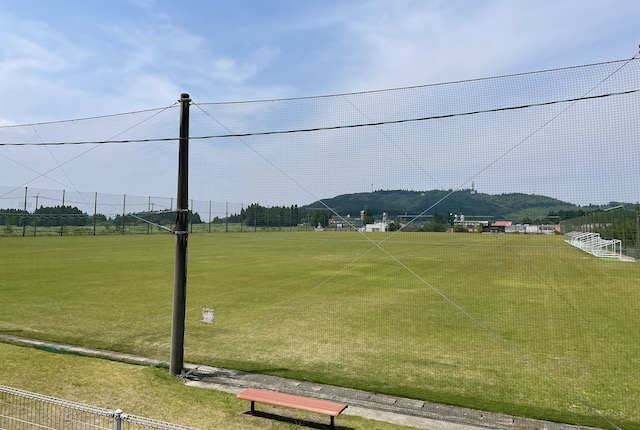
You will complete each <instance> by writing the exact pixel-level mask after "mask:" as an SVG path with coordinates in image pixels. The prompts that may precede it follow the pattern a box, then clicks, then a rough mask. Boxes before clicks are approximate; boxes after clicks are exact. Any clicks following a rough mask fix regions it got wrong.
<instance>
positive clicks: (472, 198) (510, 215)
mask: <svg viewBox="0 0 640 430" xmlns="http://www.w3.org/2000/svg"><path fill="white" fill-rule="evenodd" d="M322 202H323V203H324V205H326V206H328V207H329V208H331V209H333V210H334V211H336V212H337V213H339V214H341V215H351V216H356V217H357V216H359V214H360V211H361V210H364V209H371V212H372V213H373V214H374V216H376V218H378V217H379V216H380V214H382V213H384V212H386V213H387V214H389V216H390V217H394V216H396V215H403V214H409V215H416V214H421V213H423V212H425V211H426V210H427V209H429V208H431V207H432V206H433V208H432V209H430V210H429V211H428V212H426V213H427V214H434V213H438V214H448V213H450V212H453V213H457V214H461V215H465V216H473V217H478V216H483V217H492V219H493V220H510V221H515V222H523V221H533V220H540V219H544V218H546V217H547V216H548V215H549V213H550V212H553V213H557V212H559V211H578V210H580V209H581V208H580V207H579V206H576V205H574V204H572V203H567V202H563V201H560V200H557V199H553V198H551V197H545V196H539V195H532V194H521V193H510V194H500V195H492V194H483V193H477V192H474V191H472V190H461V191H454V192H451V191H446V190H432V191H403V190H393V191H375V192H372V193H356V194H344V195H341V196H337V197H333V198H329V199H323V200H322ZM438 202H439V203H438ZM324 205H323V204H322V203H320V202H314V203H312V204H310V205H309V206H308V207H313V208H318V207H319V206H324Z"/></svg>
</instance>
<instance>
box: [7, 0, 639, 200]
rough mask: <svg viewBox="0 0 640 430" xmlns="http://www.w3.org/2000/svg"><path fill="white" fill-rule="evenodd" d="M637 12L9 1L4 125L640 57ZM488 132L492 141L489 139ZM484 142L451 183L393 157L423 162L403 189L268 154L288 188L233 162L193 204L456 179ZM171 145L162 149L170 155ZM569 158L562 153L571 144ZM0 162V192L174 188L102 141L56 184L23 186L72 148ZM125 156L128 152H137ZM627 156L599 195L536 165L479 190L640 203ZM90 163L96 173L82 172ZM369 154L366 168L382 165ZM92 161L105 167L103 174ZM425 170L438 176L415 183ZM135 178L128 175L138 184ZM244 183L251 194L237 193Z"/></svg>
mask: <svg viewBox="0 0 640 430" xmlns="http://www.w3.org/2000/svg"><path fill="white" fill-rule="evenodd" d="M639 16H640V2H634V1H628V0H610V1H607V0H603V1H584V0H580V1H578V0H568V1H560V0H555V1H543V0H537V1H529V0H522V1H515V0H503V1H501V0H486V1H472V0H448V1H426V0H425V1H412V0H394V1H381V0H372V1H364V0H352V1H346V0H345V1H339V0H330V1H315V2H312V1H278V0H274V1H258V0H254V1H246V0H234V1H227V2H222V1H183V2H177V1H169V0H113V1H84V0H82V1H80V0H67V1H49V0H25V1H13V0H5V1H1V2H0V40H1V41H2V43H0V95H1V96H2V100H3V102H2V103H0V126H2V125H5V126H6V125H15V124H27V123H39V122H47V121H57V120H67V119H74V118H86V117H92V116H97V115H109V114H114V113H121V112H130V111H136V110H142V109H150V108H158V107H165V106H169V105H171V104H173V103H175V102H176V100H177V99H178V98H179V96H180V94H181V93H183V92H187V93H189V94H190V95H191V97H192V99H193V100H194V102H196V103H207V102H222V101H243V100H262V99H276V98H289V97H305V96H313V95H325V94H335V93H345V92H357V91H368V90H377V89H385V88H397V87H407V86H414V85H424V84H432V83H439V82H451V81H458V80H465V79H473V78H479V77H489V76H496V75H504V74H511V73H520V72H528V71H535V70H543V69H549V68H557V67H565V66H573V65H580V64H589V63H596V62H603V61H609V60H618V59H626V58H631V57H633V56H634V55H635V54H636V53H637V52H638V44H639V43H640V30H639V28H640V27H638V25H637V17H639ZM171 127H173V124H171ZM279 128H286V127H285V126H281V127H279ZM172 130H173V128H172ZM634 130H635V129H634ZM113 131H114V132H115V131H120V130H113ZM445 132H446V131H442V133H445ZM634 133H637V131H634ZM154 137H156V136H154ZM631 140H632V139H631V137H630V138H629V139H626V141H631ZM493 141H494V140H493V139H492V138H488V140H487V142H486V144H488V145H490V144H491V142H493ZM514 143H517V141H515V140H511V141H508V142H505V144H504V145H505V146H504V148H508V147H509V145H513V144H514ZM366 144H367V142H364V143H363V145H366ZM390 144H391V145H393V144H394V142H391V143H390V142H388V141H387V142H385V141H384V139H383V141H382V145H390ZM576 144H577V142H576ZM240 146H242V145H240ZM529 146H530V147H529V148H524V147H523V148H522V151H521V153H522V155H523V156H524V155H526V154H534V153H535V147H534V146H533V144H532V145H529ZM492 150H495V155H492V156H493V157H494V158H493V159H491V158H488V159H487V160H483V161H482V162H478V163H476V164H475V165H473V166H469V165H463V164H452V165H450V166H449V165H447V166H446V169H444V170H445V171H446V172H453V171H456V172H458V175H457V176H455V177H454V176H453V175H451V177H448V176H447V175H448V173H441V172H440V171H439V170H438V169H441V168H442V167H443V162H442V161H441V162H439V163H435V162H434V166H433V168H432V167H429V166H428V162H426V161H425V162H423V161H422V160H417V159H413V160H406V159H404V160H398V161H397V163H398V164H396V165H395V166H396V167H398V168H400V167H402V168H406V167H407V166H409V167H412V165H418V164H421V167H420V168H419V169H417V170H416V172H417V173H416V174H417V175H418V176H422V178H418V179H416V180H415V181H413V182H411V183H408V184H407V183H404V182H403V181H401V180H397V179H398V178H397V177H396V178H394V177H393V176H394V175H395V174H396V173H395V172H396V170H394V169H393V168H392V167H393V166H394V165H393V164H387V165H383V164H380V165H379V168H377V169H378V171H379V172H382V171H383V170H385V169H386V171H387V172H386V175H387V176H386V179H385V180H384V181H379V182H377V183H376V181H378V178H377V177H374V178H370V177H369V176H370V175H371V172H365V171H361V172H359V173H355V174H352V176H351V177H349V176H347V175H348V173H346V172H348V169H349V167H350V166H349V164H350V163H349V162H348V161H347V162H344V160H338V161H339V162H341V163H344V164H345V165H344V166H343V167H342V168H343V170H342V171H341V172H336V177H337V175H340V176H339V179H338V180H337V181H336V182H335V183H340V184H346V183H349V184H351V186H350V187H344V188H340V187H338V186H335V183H334V184H330V183H328V182H329V181H328V180H326V182H327V183H326V184H320V185H318V181H315V182H314V181H309V183H307V182H305V181H306V180H307V178H308V177H311V176H313V175H312V174H311V173H303V174H301V173H299V172H298V171H297V170H296V169H297V168H296V164H297V160H291V159H289V160H287V159H286V156H285V159H284V161H283V160H282V159H269V158H268V155H262V156H261V157H262V159H260V157H257V158H258V159H257V161H256V164H254V165H252V167H250V169H254V170H253V171H255V169H256V168H257V167H256V166H257V165H258V164H260V163H261V164H262V167H260V168H264V169H265V170H272V171H273V170H274V169H273V167H274V165H270V166H269V165H266V164H269V162H270V163H272V164H275V165H276V166H275V167H279V168H280V171H278V169H277V168H276V169H275V173H276V176H279V177H280V179H282V177H283V175H284V177H285V178H287V176H288V177H289V178H288V179H291V178H293V179H294V182H295V183H294V184H291V183H289V184H288V185H286V186H287V187H289V189H290V190H288V191H287V192H279V193H274V194H273V195H268V194H269V192H268V191H267V190H264V189H261V188H260V185H264V184H265V183H267V184H272V183H278V182H277V181H278V178H276V177H273V178H272V177H269V179H268V180H266V181H265V180H264V179H263V180H262V182H263V184H254V183H242V181H241V180H240V179H239V178H242V177H246V176H247V174H246V173H247V171H246V170H245V171H240V170H239V169H241V168H242V167H238V168H237V169H236V171H235V175H237V177H238V179H235V182H234V183H233V184H230V185H229V187H228V188H229V189H231V188H233V189H234V193H229V194H226V195H225V194H224V193H222V194H221V193H220V192H219V190H218V189H215V187H211V188H210V189H205V190H199V191H198V190H194V193H193V195H194V196H195V198H201V199H203V200H204V199H209V198H212V197H211V195H215V197H213V198H215V199H217V200H218V201H229V200H231V201H236V202H243V203H246V204H248V203H252V202H254V201H260V202H261V203H265V204H293V203H297V204H305V203H309V202H312V201H314V200H316V199H317V198H326V197H333V196H334V195H336V194H340V193H343V192H356V191H370V190H371V189H372V188H375V189H385V188H392V187H406V188H411V189H432V188H445V189H447V188H456V187H458V186H460V185H462V184H463V183H464V181H465V180H467V179H470V178H471V177H472V175H473V174H474V173H475V172H477V171H479V170H480V169H482V168H483V166H487V165H488V164H489V163H491V162H492V161H493V160H495V158H496V157H499V156H500V154H501V153H503V152H501V151H504V150H506V149H502V148H501V147H495V148H492ZM37 151H39V152H37ZM53 151H59V152H55V153H54V152H53ZM145 151H146V150H145ZM172 151H173V150H172V149H171V148H168V149H166V151H165V150H164V149H162V151H156V152H162V155H163V156H164V155H165V154H169V153H172ZM244 151H245V152H247V154H245V155H246V156H254V155H255V151H253V152H254V154H252V153H251V152H252V151H247V148H246V147H245V148H244ZM147 152H148V151H147ZM241 152H242V151H240V150H235V149H234V150H233V151H232V152H231V156H232V157H236V158H237V159H238V160H236V161H235V162H236V163H237V164H236V165H237V166H241V165H242V163H243V162H244V160H245V159H246V158H245V159H242V158H241V156H240V155H238V154H240V153H241ZM563 152H564V153H566V154H570V153H571V151H570V150H569V148H565V150H564V151H563ZM243 153H244V152H243ZM487 153H488V152H487ZM114 154H115V155H114ZM265 154H268V152H265ZM0 155H2V158H0V185H9V186H16V187H18V186H22V185H24V184H29V185H30V186H39V187H43V188H54V189H59V188H63V187H66V188H69V187H71V188H76V189H79V190H82V191H100V192H105V193H106V192H109V193H114V194H115V193H128V194H130V193H135V194H137V195H141V196H143V195H157V196H170V195H172V194H173V193H174V190H175V175H174V172H173V170H172V169H174V164H175V163H174V162H173V160H170V161H166V160H167V159H168V157H167V156H164V157H163V158H160V156H158V159H155V158H154V159H153V162H154V163H156V164H155V165H154V166H153V167H151V165H149V166H142V167H140V166H139V164H140V163H138V164H136V163H132V166H131V171H126V172H125V171H122V172H121V175H120V176H121V178H120V180H118V178H116V177H114V175H116V176H117V174H118V173H120V171H119V170H118V169H120V167H118V166H119V163H118V161H116V160H118V158H120V159H121V158H122V153H120V155H118V153H117V151H116V150H115V149H114V148H113V147H110V148H106V147H103V148H98V149H97V150H96V151H93V152H92V153H91V154H89V155H87V156H83V157H82V158H80V159H79V160H80V161H83V162H84V164H82V163H80V162H76V161H74V162H69V163H67V164H65V169H66V171H63V169H57V170H58V171H55V172H53V173H51V174H50V175H48V176H46V177H50V176H51V175H53V174H55V173H57V174H58V176H57V178H55V181H52V182H47V181H43V180H39V181H35V182H32V179H34V178H35V177H36V176H38V175H37V173H36V172H45V171H48V170H49V169H55V167H56V165H58V164H61V163H63V162H65V161H66V160H71V159H72V158H73V157H76V156H77V152H76V153H74V152H73V150H71V149H67V148H60V149H52V148H48V149H47V151H44V150H42V148H41V149H40V150H38V149H32V150H19V149H12V150H8V149H7V150H4V152H2V151H0ZM614 155H615V156H618V154H617V153H616V154H614ZM130 156H131V157H133V158H132V159H135V157H138V156H139V154H134V153H133V152H132V153H131V154H130ZM145 156H147V155H145ZM207 156H208V155H205V154H203V155H202V157H201V160H204V161H200V165H197V166H195V167H196V168H198V167H199V168H200V170H201V173H197V172H194V175H196V176H195V177H194V179H195V182H200V183H202V182H205V181H208V180H209V178H210V177H211V176H213V175H215V172H218V171H223V170H224V171H231V170H232V169H234V168H235V166H236V165H234V164H232V163H231V161H228V162H227V163H226V164H224V163H223V164H222V165H221V164H220V161H219V160H218V159H216V157H217V155H212V156H211V160H213V161H211V163H209V161H207V160H208V159H207V158H205V157H207ZM243 156H244V155H243ZM303 156H304V154H303V155H301V157H303ZM612 157H613V155H612ZM637 157H638V154H636V153H633V154H631V156H630V157H629V161H630V163H629V166H626V167H625V171H624V172H623V173H621V174H620V175H619V176H617V177H613V176H612V177H611V178H609V182H607V181H597V182H598V185H597V190H596V189H595V187H594V190H592V191H589V190H588V189H582V187H581V185H580V184H581V183H582V181H583V180H586V181H589V178H588V177H584V178H583V177H582V176H580V177H576V178H573V180H572V181H573V182H570V181H571V178H569V177H570V176H572V175H573V173H575V172H577V170H575V171H569V172H564V173H563V175H565V177H563V178H561V179H562V181H565V180H566V181H568V182H567V186H565V187H564V189H563V190H561V189H560V188H561V187H559V186H558V183H559V181H560V178H559V177H558V175H556V177H555V178H551V179H548V178H547V176H548V175H547V173H548V172H547V171H540V170H538V171H537V172H536V171H535V170H534V169H535V166H533V167H531V169H532V173H533V174H534V175H535V176H537V178H536V179H535V180H533V179H531V180H528V182H518V181H515V180H513V181H509V180H507V179H504V178H503V177H501V175H500V168H502V167H501V166H499V165H498V166H496V168H495V169H494V170H493V171H488V172H487V174H486V175H485V176H486V177H484V178H483V177H479V178H477V179H476V180H475V185H476V187H477V188H478V189H479V190H480V191H484V192H490V193H499V192H511V191H520V192H527V193H540V194H545V195H550V196H552V197H557V198H561V199H563V200H566V201H571V202H574V203H578V204H589V203H607V202H608V201H610V200H614V199H620V200H622V199H624V200H625V201H636V200H638V199H640V195H638V194H637V190H635V188H634V187H633V186H632V184H634V183H637V179H638V176H637V174H634V173H633V172H634V171H636V170H634V169H635V167H633V165H634V163H635V162H636V161H638V160H637ZM89 160H91V163H93V164H92V165H91V166H92V167H87V165H88V164H87V163H88V161H89ZM265 161H266V164H265ZM367 161H368V164H369V165H374V164H375V165H377V164H376V163H380V161H379V160H375V159H372V160H367ZM505 161H507V160H505ZM607 162H608V160H607ZM638 162H640V161H638ZM482 163H484V164H482ZM518 163H521V164H518ZM518 163H512V167H511V172H512V173H511V174H512V175H513V177H514V178H515V177H517V176H518V174H519V173H520V172H519V171H518V169H520V168H522V167H521V166H524V165H525V164H524V163H525V161H518ZM351 164H353V163H351ZM363 164H367V163H363ZM24 166H29V169H24ZM314 167H315V168H317V169H319V170H318V171H317V172H314V174H317V175H318V176H322V175H323V174H326V173H327V171H328V170H330V169H329V168H328V166H326V165H320V166H314ZM140 168H142V169H143V173H142V174H141V173H140V170H139V169H140ZM573 168H574V169H580V166H574V167H573ZM136 169H138V170H137V171H136ZM144 169H146V170H144ZM154 169H156V170H157V169H163V171H166V172H167V173H166V175H164V176H165V177H166V178H165V179H163V180H159V179H158V178H157V177H155V176H154ZM101 170H104V172H105V173H104V175H102V176H101V175H100V172H101ZM323 170H324V171H323ZM3 171H4V173H3ZM555 171H557V169H556V170H555ZM555 171H554V172H555ZM609 171H611V170H609ZM114 172H115V173H114ZM250 172H251V170H250ZM425 172H426V173H425ZM490 172H491V175H492V176H490V177H489V173H490ZM329 173H332V172H329ZM605 173H606V172H605ZM197 175H200V176H197ZM357 175H359V176H358V177H356V176H357ZM429 175H432V176H433V178H434V179H436V181H433V180H424V179H425V177H427V176H429ZM327 176H329V177H330V176H331V175H327ZM573 176H576V175H573ZM132 177H135V178H136V186H137V188H136V189H134V190H132V189H131V183H132V181H131V179H130V178H132ZM532 178H533V176H532ZM621 178H622V181H621ZM40 179H42V178H40ZM223 180H224V178H223V177H220V178H216V181H223ZM56 181H57V182H56ZM553 181H555V182H553ZM507 183H509V184H510V186H505V184H507ZM554 184H555V185H554ZM621 184H622V185H621ZM467 185H468V184H467ZM316 187H317V188H316ZM267 188H268V187H267ZM271 188H273V186H271ZM300 188H302V191H303V192H301V190H300ZM243 190H244V192H245V194H244V195H240V194H239V193H242V192H243ZM247 190H254V193H251V192H248V191H247ZM291 190H293V191H291ZM609 190H613V191H615V192H609ZM309 191H311V192H309ZM261 199H264V200H261Z"/></svg>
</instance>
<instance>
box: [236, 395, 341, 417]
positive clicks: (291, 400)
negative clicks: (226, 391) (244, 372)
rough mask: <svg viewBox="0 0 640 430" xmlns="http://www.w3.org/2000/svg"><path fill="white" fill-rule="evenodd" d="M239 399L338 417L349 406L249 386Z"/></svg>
mask: <svg viewBox="0 0 640 430" xmlns="http://www.w3.org/2000/svg"><path fill="white" fill-rule="evenodd" d="M238 399H241V400H249V401H253V402H259V403H266V404H270V405H274V406H284V407H287V408H292V409H299V410H301V411H306V412H316V413H319V414H324V415H330V416H332V417H336V416H338V415H340V413H341V412H342V411H344V410H345V409H346V408H347V405H346V404H344V403H336V402H331V401H328V400H320V399H312V398H309V397H301V396H295V395H293V394H284V393H278V392H276V391H267V390H259V389H257V388H247V389H245V390H243V391H242V392H241V393H240V394H238Z"/></svg>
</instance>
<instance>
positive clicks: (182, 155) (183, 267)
mask: <svg viewBox="0 0 640 430" xmlns="http://www.w3.org/2000/svg"><path fill="white" fill-rule="evenodd" d="M190 102H191V99H190V98H189V94H186V93H183V94H182V95H181V96H180V103H181V106H180V147H179V150H178V197H177V202H176V231H175V235H176V255H175V265H174V273H173V314H172V320H171V359H170V363H169V372H170V373H171V374H172V375H181V374H182V369H183V362H184V325H185V311H186V304H187V239H188V237H189V103H190Z"/></svg>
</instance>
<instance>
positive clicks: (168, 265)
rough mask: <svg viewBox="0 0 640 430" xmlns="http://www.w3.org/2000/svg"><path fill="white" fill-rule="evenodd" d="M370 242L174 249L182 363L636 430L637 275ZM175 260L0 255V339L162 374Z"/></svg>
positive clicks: (489, 238)
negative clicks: (178, 255) (104, 354)
mask: <svg viewBox="0 0 640 430" xmlns="http://www.w3.org/2000/svg"><path fill="white" fill-rule="evenodd" d="M368 237H369V238H370V239H371V240H372V241H375V243H374V242H372V241H369V240H367V238H365V237H364V236H362V235H360V234H357V233H329V232H288V231H282V232H258V233H247V232H245V233H230V234H222V233H217V234H212V235H192V236H190V238H189V261H188V267H189V268H188V290H187V327H186V339H185V358H186V360H187V361H189V362H195V363H205V364H208V365H216V366H223V367H230V368H237V369H245V370H252V371H257V372H263V373H270V374H275V375H282V376H287V377H293V378H302V379H307V380H313V381H319V382H325V383H331V384H337V385H343V386H351V387H357V388H361V389H366V390H371V391H377V392H383V393H391V394H397V395H402V396H408V397H415V398H420V399H425V400H431V401H436V402H444V403H452V404H457V405H462V406H467V407H473V408H479V409H488V410H493V411H500V412H505V413H510V414H515V415H526V416H532V417H537V418H543V419H553V420H559V421H564V422H571V423H581V424H588V425H593V426H598V427H603V428H609V427H611V425H610V424H609V423H607V420H610V421H611V422H612V423H614V424H616V425H618V426H620V427H622V428H625V429H627V428H640V411H639V409H640V408H638V405H639V404H640V394H639V393H638V390H637V387H638V385H639V384H640V377H639V373H638V370H637V369H638V365H639V359H638V357H639V356H640V342H639V340H640V335H639V333H640V318H638V315H639V312H638V311H639V310H640V265H638V264H635V263H620V262H612V261H603V260H598V259H596V258H594V257H591V256H589V255H587V254H584V253H582V252H580V251H578V250H576V249H574V248H573V247H571V246H569V245H567V244H565V243H564V242H563V241H562V238H561V237H543V236H528V235H479V234H464V233H462V234H448V233H442V234H438V233H400V234H396V235H392V236H390V235H386V234H372V235H370V236H368ZM174 246H175V244H174V238H173V236H171V235H134V236H100V237H42V238H33V237H31V238H29V237H27V238H2V239H0V255H1V256H2V278H1V280H0V297H1V298H2V299H1V300H0V332H4V333H12V334H16V335H21V336H26V337H34V338H40V339H48V340H54V341H61V342H69V343H73V344H81V345H87V346H92V347H97V348H105V349H112V350H117V351H125V352H131V353H136V354H141V355H147V356H152V357H158V358H168V356H169V344H170V324H171V298H172V288H173V285H172V283H173V252H174ZM202 307H208V308H214V309H215V323H214V324H213V325H211V324H205V323H202V322H201V321H200V319H201V309H202ZM603 417H604V418H603Z"/></svg>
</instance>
